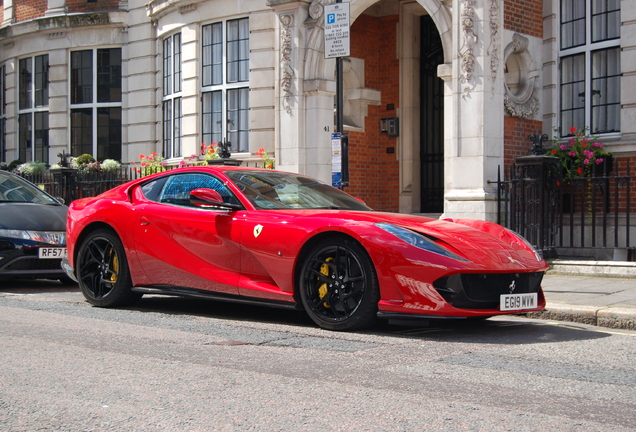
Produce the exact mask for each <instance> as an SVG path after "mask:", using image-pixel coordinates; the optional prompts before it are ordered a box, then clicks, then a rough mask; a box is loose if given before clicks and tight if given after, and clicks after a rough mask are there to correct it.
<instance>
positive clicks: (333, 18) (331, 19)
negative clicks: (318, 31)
mask: <svg viewBox="0 0 636 432" xmlns="http://www.w3.org/2000/svg"><path fill="white" fill-rule="evenodd" d="M335 22H336V14H329V15H327V24H333V23H335Z"/></svg>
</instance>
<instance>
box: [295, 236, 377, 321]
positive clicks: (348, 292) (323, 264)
mask: <svg viewBox="0 0 636 432" xmlns="http://www.w3.org/2000/svg"><path fill="white" fill-rule="evenodd" d="M299 288H300V297H301V300H302V303H303V306H304V308H305V310H306V311H307V313H308V314H309V316H310V317H311V319H312V320H313V321H314V322H315V323H316V324H318V325H319V326H320V327H322V328H324V329H328V330H355V329H361V328H364V327H368V326H370V325H371V324H373V323H374V322H375V320H376V318H377V311H378V301H379V298H380V294H379V293H380V291H379V288H378V279H377V276H376V273H375V269H374V267H373V263H372V262H371V259H370V258H369V256H368V254H367V253H366V251H365V250H364V248H362V246H361V245H360V244H358V243H357V242H355V241H353V240H348V239H344V238H335V239H328V240H324V241H322V242H321V243H319V244H318V245H316V246H315V247H314V248H313V249H312V251H311V252H310V254H309V255H308V256H307V259H306V260H305V261H304V264H303V267H302V270H301V273H300V286H299Z"/></svg>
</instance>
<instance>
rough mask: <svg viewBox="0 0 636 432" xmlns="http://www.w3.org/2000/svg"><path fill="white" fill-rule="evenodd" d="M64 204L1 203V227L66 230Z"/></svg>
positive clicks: (66, 209)
mask: <svg viewBox="0 0 636 432" xmlns="http://www.w3.org/2000/svg"><path fill="white" fill-rule="evenodd" d="M67 212H68V207H66V206H64V205H45V204H33V203H2V204H0V228H4V229H15V230H34V231H65V230H66V213H67Z"/></svg>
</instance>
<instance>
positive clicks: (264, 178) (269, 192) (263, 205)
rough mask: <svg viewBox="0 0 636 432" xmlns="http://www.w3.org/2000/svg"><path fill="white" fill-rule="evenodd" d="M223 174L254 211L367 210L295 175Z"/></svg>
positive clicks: (264, 172)
mask: <svg viewBox="0 0 636 432" xmlns="http://www.w3.org/2000/svg"><path fill="white" fill-rule="evenodd" d="M226 174H227V176H228V177H230V179H231V180H232V181H233V182H234V184H235V185H236V187H238V188H239V190H241V192H243V193H244V194H245V196H246V197H247V199H248V200H250V202H251V203H252V204H254V207H256V208H257V209H261V210H268V209H298V210H300V209H341V210H363V211H364V210H370V208H369V207H367V206H366V205H364V204H363V203H361V202H360V201H358V200H356V199H355V198H353V197H351V196H350V195H348V194H346V193H344V192H342V191H340V190H338V189H336V188H334V187H332V186H329V185H327V184H325V183H321V182H319V181H318V180H315V179H312V178H309V177H305V176H302V175H299V174H292V173H284V172H280V171H271V170H259V171H248V170H236V171H230V172H226Z"/></svg>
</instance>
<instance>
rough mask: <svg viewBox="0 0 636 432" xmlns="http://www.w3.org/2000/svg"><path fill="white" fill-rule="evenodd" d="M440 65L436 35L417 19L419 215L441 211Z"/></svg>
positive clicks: (428, 23) (440, 49)
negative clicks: (418, 63)
mask: <svg viewBox="0 0 636 432" xmlns="http://www.w3.org/2000/svg"><path fill="white" fill-rule="evenodd" d="M441 63H444V50H443V47H442V41H441V39H440V36H439V32H438V30H437V27H436V26H435V23H434V22H433V19H432V18H431V17H430V15H424V16H422V17H420V104H421V111H420V113H421V118H420V207H421V208H420V212H422V213H442V212H443V211H444V81H443V80H442V79H441V78H439V77H438V75H437V66H438V65H439V64H441Z"/></svg>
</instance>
